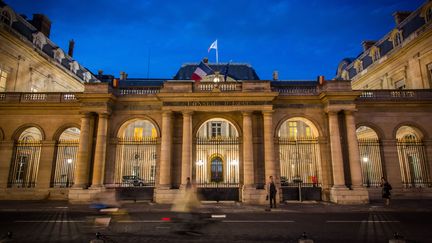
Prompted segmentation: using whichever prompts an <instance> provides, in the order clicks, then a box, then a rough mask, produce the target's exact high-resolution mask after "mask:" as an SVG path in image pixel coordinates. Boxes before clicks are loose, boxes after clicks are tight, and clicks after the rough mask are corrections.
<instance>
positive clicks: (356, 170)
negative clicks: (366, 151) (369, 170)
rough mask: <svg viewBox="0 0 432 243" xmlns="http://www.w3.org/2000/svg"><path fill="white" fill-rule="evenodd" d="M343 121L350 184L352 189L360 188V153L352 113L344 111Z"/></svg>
mask: <svg viewBox="0 0 432 243" xmlns="http://www.w3.org/2000/svg"><path fill="white" fill-rule="evenodd" d="M345 121H346V129H347V139H348V151H349V163H350V173H351V183H352V187H353V188H356V187H357V188H358V187H362V173H361V171H362V170H361V165H360V163H361V161H360V151H359V147H358V141H357V134H356V125H355V121H354V115H353V112H352V111H345Z"/></svg>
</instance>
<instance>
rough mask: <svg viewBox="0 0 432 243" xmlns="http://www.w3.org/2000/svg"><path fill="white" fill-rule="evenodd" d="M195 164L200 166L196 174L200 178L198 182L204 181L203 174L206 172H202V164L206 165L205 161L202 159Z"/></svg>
mask: <svg viewBox="0 0 432 243" xmlns="http://www.w3.org/2000/svg"><path fill="white" fill-rule="evenodd" d="M195 164H196V165H197V167H198V173H197V175H196V176H197V179H198V183H202V180H203V175H204V173H202V166H203V165H204V162H203V161H202V160H201V159H200V160H198V161H197V162H196V163H195Z"/></svg>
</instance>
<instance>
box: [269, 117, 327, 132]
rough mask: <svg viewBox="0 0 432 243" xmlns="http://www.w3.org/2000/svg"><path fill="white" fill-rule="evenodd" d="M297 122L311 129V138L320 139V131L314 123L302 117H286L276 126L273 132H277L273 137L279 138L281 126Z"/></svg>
mask: <svg viewBox="0 0 432 243" xmlns="http://www.w3.org/2000/svg"><path fill="white" fill-rule="evenodd" d="M291 121H292V122H297V121H300V122H302V123H304V124H306V125H307V126H308V127H310V129H311V135H312V136H311V137H320V136H322V133H321V130H320V129H318V126H317V125H316V124H317V123H316V122H313V120H311V119H309V118H306V117H304V116H293V117H288V118H285V119H282V120H281V122H280V123H279V124H278V125H277V126H276V129H275V132H277V133H276V134H275V137H281V134H280V132H281V130H282V129H283V126H284V125H285V124H287V123H288V122H291Z"/></svg>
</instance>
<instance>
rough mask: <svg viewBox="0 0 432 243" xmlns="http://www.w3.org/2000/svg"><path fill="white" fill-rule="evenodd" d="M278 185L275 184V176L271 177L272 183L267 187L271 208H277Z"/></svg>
mask: <svg viewBox="0 0 432 243" xmlns="http://www.w3.org/2000/svg"><path fill="white" fill-rule="evenodd" d="M276 192H277V190H276V184H275V183H274V180H273V176H270V181H269V183H268V186H267V193H268V194H267V197H268V199H269V201H270V208H273V207H274V208H276Z"/></svg>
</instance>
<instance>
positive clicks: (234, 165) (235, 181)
mask: <svg viewBox="0 0 432 243" xmlns="http://www.w3.org/2000/svg"><path fill="white" fill-rule="evenodd" d="M231 164H232V166H233V167H234V183H237V178H236V174H237V170H236V166H237V165H238V161H237V160H236V159H234V160H232V161H231Z"/></svg>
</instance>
